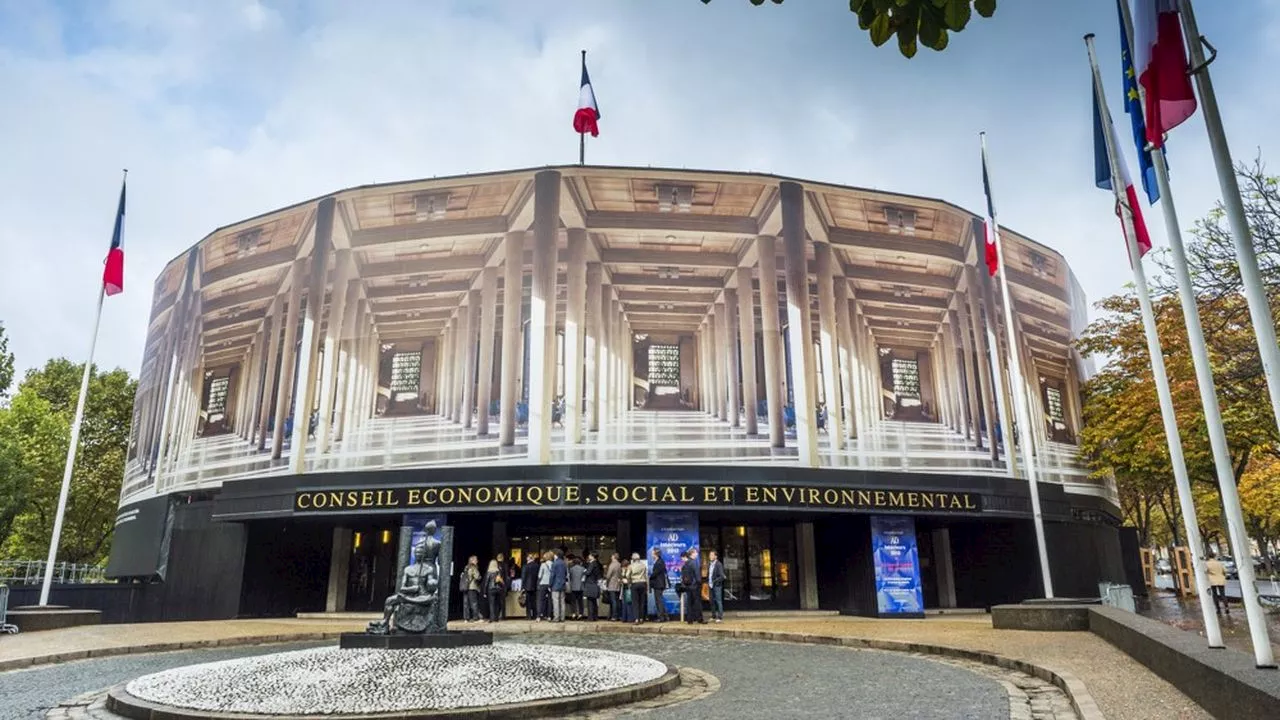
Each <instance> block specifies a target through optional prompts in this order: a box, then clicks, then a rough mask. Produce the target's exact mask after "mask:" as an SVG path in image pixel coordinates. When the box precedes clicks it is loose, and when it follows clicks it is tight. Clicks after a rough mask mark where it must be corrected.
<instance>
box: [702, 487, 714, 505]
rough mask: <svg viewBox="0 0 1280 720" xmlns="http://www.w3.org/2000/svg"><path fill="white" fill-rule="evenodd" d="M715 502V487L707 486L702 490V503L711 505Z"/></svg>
mask: <svg viewBox="0 0 1280 720" xmlns="http://www.w3.org/2000/svg"><path fill="white" fill-rule="evenodd" d="M715 501H716V487H715V486H714V485H708V486H706V487H704V488H702V502H704V503H713V502H715Z"/></svg>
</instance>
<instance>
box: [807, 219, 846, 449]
mask: <svg viewBox="0 0 1280 720" xmlns="http://www.w3.org/2000/svg"><path fill="white" fill-rule="evenodd" d="M813 252H814V261H815V262H814V265H815V266H816V267H815V269H816V270H817V271H818V321H819V325H820V328H819V337H820V340H821V346H822V382H823V391H824V394H825V395H826V396H827V438H828V440H829V442H830V444H831V449H832V450H843V449H844V440H845V435H844V421H843V418H842V417H841V402H840V350H839V347H838V344H839V342H838V336H837V334H836V292H835V283H836V277H835V266H836V262H837V261H836V259H835V258H834V257H832V255H833V253H834V251H833V250H832V249H831V246H830V245H828V244H827V243H814V245H813ZM839 282H840V284H841V285H844V278H843V277H842V278H840V280H839Z"/></svg>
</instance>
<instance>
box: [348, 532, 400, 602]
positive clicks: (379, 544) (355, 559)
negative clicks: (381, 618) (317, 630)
mask: <svg viewBox="0 0 1280 720" xmlns="http://www.w3.org/2000/svg"><path fill="white" fill-rule="evenodd" d="M399 546H400V531H399V528H393V527H392V526H390V525H388V526H386V527H382V526H378V525H366V526H362V527H358V528H354V529H353V531H352V533H351V565H350V568H349V570H348V573H347V608H346V609H347V610H348V611H351V612H369V611H379V612H381V611H382V605H383V603H384V602H386V599H387V597H388V596H390V595H391V594H392V593H393V592H394V591H395V587H394V586H395V582H396V578H395V574H396V563H397V561H398V558H397V555H398V552H397V551H398V549H399Z"/></svg>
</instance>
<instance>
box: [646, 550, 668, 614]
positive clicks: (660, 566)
mask: <svg viewBox="0 0 1280 720" xmlns="http://www.w3.org/2000/svg"><path fill="white" fill-rule="evenodd" d="M670 585H671V580H670V579H669V578H668V577H667V564H666V563H665V562H663V560H662V552H661V551H660V550H658V548H654V549H653V567H652V568H650V570H649V590H650V591H651V592H652V593H653V607H654V608H655V610H656V611H657V613H658V622H666V621H667V619H668V618H667V603H666V601H665V600H664V599H663V597H662V594H663V593H665V592H666V591H667V588H668V587H670Z"/></svg>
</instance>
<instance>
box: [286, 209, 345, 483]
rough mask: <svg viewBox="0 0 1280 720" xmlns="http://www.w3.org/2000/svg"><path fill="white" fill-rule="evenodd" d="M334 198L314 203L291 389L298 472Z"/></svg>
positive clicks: (292, 459) (292, 463)
mask: <svg viewBox="0 0 1280 720" xmlns="http://www.w3.org/2000/svg"><path fill="white" fill-rule="evenodd" d="M336 204H337V203H336V201H335V200H334V199H333V198H331V197H328V198H325V199H323V200H321V201H320V203H319V205H318V206H317V207H316V229H315V242H314V244H313V245H312V248H311V277H310V283H309V284H308V287H307V312H306V314H305V315H304V316H303V318H302V342H301V344H300V347H299V348H298V353H299V355H298V378H297V387H296V389H295V390H294V398H295V400H294V406H293V439H292V441H291V446H290V448H289V470H290V472H294V473H301V472H302V471H303V470H304V469H305V468H306V464H305V461H306V454H307V436H308V435H309V434H310V433H309V432H308V430H310V427H311V408H312V406H313V405H314V404H315V397H314V396H313V393H314V391H315V386H316V371H317V370H318V368H317V367H316V366H317V362H316V360H317V355H318V353H319V350H320V337H319V334H320V320H321V318H322V317H323V313H324V296H325V289H326V288H327V286H328V272H327V270H328V267H329V248H330V245H331V243H332V240H333V216H334V209H335V206H336Z"/></svg>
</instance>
